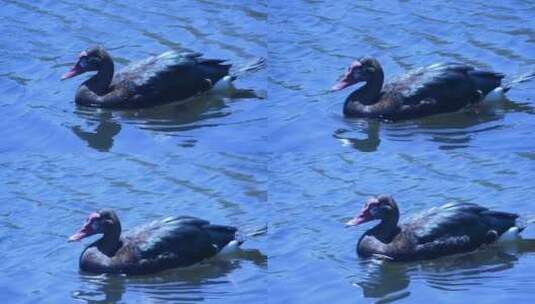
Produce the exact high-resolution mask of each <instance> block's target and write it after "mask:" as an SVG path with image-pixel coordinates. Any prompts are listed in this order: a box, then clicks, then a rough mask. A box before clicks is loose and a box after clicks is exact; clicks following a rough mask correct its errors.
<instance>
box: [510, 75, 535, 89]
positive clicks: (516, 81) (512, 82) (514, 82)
mask: <svg viewBox="0 0 535 304" xmlns="http://www.w3.org/2000/svg"><path fill="white" fill-rule="evenodd" d="M533 78H535V71H531V72H527V73H523V74H520V75H518V76H516V77H514V78H513V79H511V80H510V81H509V82H507V83H506V84H504V85H502V88H503V91H504V92H507V91H509V90H510V89H511V88H512V87H514V86H516V85H518V84H520V83H524V82H528V81H530V80H532V79H533Z"/></svg>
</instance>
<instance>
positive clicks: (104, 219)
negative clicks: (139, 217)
mask: <svg viewBox="0 0 535 304" xmlns="http://www.w3.org/2000/svg"><path fill="white" fill-rule="evenodd" d="M117 229H119V231H120V229H121V224H120V223H119V219H118V218H117V215H116V214H115V212H113V210H110V209H102V210H99V211H97V212H92V213H91V214H89V216H88V217H87V220H86V221H85V223H84V225H83V226H82V228H81V229H80V230H78V232H76V233H75V234H73V235H72V236H71V237H69V242H73V241H79V240H81V239H83V238H86V237H88V236H91V235H94V234H107V233H110V232H112V231H117Z"/></svg>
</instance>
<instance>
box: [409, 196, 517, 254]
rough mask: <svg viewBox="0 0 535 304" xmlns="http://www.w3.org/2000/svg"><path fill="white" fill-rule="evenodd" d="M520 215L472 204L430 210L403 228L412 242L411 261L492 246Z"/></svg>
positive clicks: (454, 204)
mask: <svg viewBox="0 0 535 304" xmlns="http://www.w3.org/2000/svg"><path fill="white" fill-rule="evenodd" d="M517 217H518V215H516V214H513V213H507V212H499V211H493V210H489V209H488V208H485V207H482V206H479V205H477V204H472V203H451V204H446V205H443V206H440V207H435V208H431V209H429V210H428V211H426V212H423V213H420V214H418V215H416V216H415V217H413V218H411V219H410V220H408V221H407V222H405V223H404V224H403V225H402V226H401V227H402V230H403V231H404V232H405V233H406V234H407V237H408V238H412V240H411V241H412V243H413V244H414V247H413V248H412V254H413V256H412V258H418V259H425V258H435V257H439V256H443V255H449V254H455V253H461V252H468V251H472V250H474V249H476V248H478V247H479V246H481V245H483V244H488V243H492V242H494V241H496V240H497V238H499V236H500V235H502V234H503V233H504V232H505V231H507V230H508V229H509V228H511V227H513V226H515V223H516V218H517Z"/></svg>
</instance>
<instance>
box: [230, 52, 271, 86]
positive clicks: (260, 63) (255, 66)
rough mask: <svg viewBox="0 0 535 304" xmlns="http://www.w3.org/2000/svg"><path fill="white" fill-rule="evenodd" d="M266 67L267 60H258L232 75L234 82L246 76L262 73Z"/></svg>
mask: <svg viewBox="0 0 535 304" xmlns="http://www.w3.org/2000/svg"><path fill="white" fill-rule="evenodd" d="M265 67H266V59H265V58H264V57H259V58H256V59H255V60H253V61H251V62H249V63H247V64H245V65H243V66H241V67H239V68H238V69H237V70H235V71H233V72H232V73H231V75H230V76H231V78H232V80H233V81H234V80H236V79H238V78H240V77H243V76H244V75H246V74H250V73H254V72H256V71H260V70H262V69H264V68H265Z"/></svg>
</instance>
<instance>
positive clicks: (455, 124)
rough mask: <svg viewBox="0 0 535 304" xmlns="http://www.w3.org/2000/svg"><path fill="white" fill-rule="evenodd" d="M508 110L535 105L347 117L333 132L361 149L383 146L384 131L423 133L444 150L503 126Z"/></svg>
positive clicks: (404, 138)
mask: <svg viewBox="0 0 535 304" xmlns="http://www.w3.org/2000/svg"><path fill="white" fill-rule="evenodd" d="M508 112H522V113H527V114H535V108H534V107H532V106H531V105H530V104H529V103H521V102H513V101H509V100H505V101H502V102H499V103H494V104H483V105H482V106H481V108H479V109H478V110H477V111H475V110H473V109H467V110H463V111H459V112H455V113H447V114H441V115H435V116H430V117H425V118H421V119H414V120H407V121H400V122H388V121H380V120H376V119H352V118H344V119H343V123H344V125H345V126H346V127H343V128H338V129H336V130H335V131H334V132H333V135H332V136H333V137H334V138H336V139H338V140H339V141H340V142H341V143H342V144H344V145H349V146H351V147H353V148H355V149H356V150H359V151H361V152H373V151H376V150H377V149H378V148H379V145H380V144H381V136H380V134H379V133H380V132H382V133H383V134H382V136H385V137H386V138H388V139H389V140H391V141H400V142H410V141H412V140H413V138H414V137H415V136H420V135H423V136H425V137H427V138H428V140H429V141H431V142H435V143H436V144H437V145H438V146H437V147H438V148H439V149H441V150H451V149H460V148H467V147H469V146H470V142H471V141H472V139H473V138H474V136H476V134H478V133H481V132H488V131H492V130H496V129H501V128H503V127H504V125H503V124H502V123H501V122H502V120H503V117H504V115H505V113H508Z"/></svg>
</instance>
